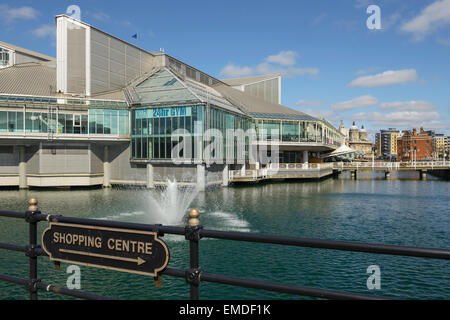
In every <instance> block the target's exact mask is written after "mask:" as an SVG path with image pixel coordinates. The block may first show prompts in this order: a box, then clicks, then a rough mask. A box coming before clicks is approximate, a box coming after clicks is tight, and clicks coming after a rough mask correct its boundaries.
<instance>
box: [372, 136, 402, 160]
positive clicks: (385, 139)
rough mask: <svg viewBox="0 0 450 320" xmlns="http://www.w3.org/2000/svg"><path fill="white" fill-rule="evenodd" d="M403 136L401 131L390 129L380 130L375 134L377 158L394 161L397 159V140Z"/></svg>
mask: <svg viewBox="0 0 450 320" xmlns="http://www.w3.org/2000/svg"><path fill="white" fill-rule="evenodd" d="M400 136H401V133H400V130H398V129H395V128H389V129H387V130H380V132H378V133H376V134H375V145H376V149H377V151H376V155H377V157H382V158H385V159H390V160H394V161H395V159H397V148H398V146H397V139H398V138H399V137H400Z"/></svg>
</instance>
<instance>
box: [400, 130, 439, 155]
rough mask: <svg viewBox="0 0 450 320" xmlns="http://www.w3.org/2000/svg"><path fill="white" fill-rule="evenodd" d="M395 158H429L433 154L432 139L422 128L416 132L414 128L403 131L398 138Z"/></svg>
mask: <svg viewBox="0 0 450 320" xmlns="http://www.w3.org/2000/svg"><path fill="white" fill-rule="evenodd" d="M397 142H398V147H397V160H398V161H420V160H431V159H432V154H433V139H432V137H431V136H430V135H428V134H427V133H426V132H425V131H424V130H423V128H420V132H419V133H417V130H416V129H413V130H412V132H411V131H404V133H403V135H402V137H401V138H399V139H398V141H397Z"/></svg>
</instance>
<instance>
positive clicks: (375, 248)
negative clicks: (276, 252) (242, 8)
mask: <svg viewBox="0 0 450 320" xmlns="http://www.w3.org/2000/svg"><path fill="white" fill-rule="evenodd" d="M0 217H8V218H18V219H25V221H26V222H27V223H28V224H29V244H28V245H26V246H23V245H22V246H21V245H15V244H9V243H0V249H5V250H12V251H18V252H23V253H25V255H26V256H27V257H28V259H29V277H28V278H19V277H14V276H10V275H4V274H0V281H5V282H9V283H14V284H17V285H22V286H25V288H26V289H27V290H28V291H29V293H30V299H31V300H36V299H37V298H38V291H39V290H43V291H47V292H52V293H55V294H61V295H66V296H71V297H76V298H82V299H113V298H110V297H105V296H101V295H97V294H94V293H89V292H84V291H79V290H72V289H68V288H64V287H58V286H54V285H51V284H46V283H44V282H42V281H41V279H39V278H38V269H37V258H38V257H39V256H47V254H46V252H45V251H44V250H43V249H42V248H41V246H40V245H39V244H38V242H37V224H38V223H39V222H45V221H47V222H59V223H70V224H73V225H80V226H81V225H90V226H97V227H107V228H119V229H127V230H130V229H131V230H137V231H151V232H157V234H158V235H159V236H160V237H163V236H164V235H165V234H172V235H179V236H184V237H185V239H186V240H187V241H189V267H188V268H186V269H176V268H169V267H167V268H165V269H164V270H163V271H162V272H160V273H159V274H158V277H159V276H162V275H164V276H173V277H178V278H184V279H185V280H186V283H187V284H188V285H189V287H190V299H192V300H197V299H199V289H200V284H201V283H202V282H212V283H218V284H226V285H231V286H239V287H245V288H253V289H260V290H268V291H272V292H281V293H290V294H295V295H301V296H307V297H315V298H324V299H345V300H349V299H366V300H384V299H388V298H387V297H382V296H376V295H364V294H357V293H350V292H345V291H337V290H329V289H323V288H312V287H305V286H299V285H292V284H284V283H278V282H271V281H266V280H259V279H249V278H240V277H233V276H225V275H219V274H212V273H207V272H205V271H204V270H202V268H201V266H200V265H199V251H200V250H199V242H200V240H201V239H203V238H212V239H222V240H235V241H245V242H254V243H265V244H276V245H285V246H295V247H307V248H318V249H331V250H342V251H352V252H365V253H375V254H386V255H396V256H409V257H422V258H432V259H445V260H450V250H445V249H436V248H421V247H409V246H395V245H383V244H372V243H358V242H348V241H335V240H322V239H309V238H299V237H289V236H278V235H267V234H256V233H247V232H236V231H220V230H207V229H204V228H203V227H202V226H201V225H200V224H199V219H198V211H197V210H196V209H191V210H190V212H189V224H188V225H186V226H185V227H180V226H163V225H149V224H138V223H130V222H117V221H105V220H96V219H84V218H74V217H64V216H61V215H48V214H42V213H41V212H40V211H39V210H38V208H37V200H36V199H33V198H32V199H30V207H29V208H28V210H27V211H26V212H12V211H0ZM158 277H156V278H158ZM156 278H155V280H156Z"/></svg>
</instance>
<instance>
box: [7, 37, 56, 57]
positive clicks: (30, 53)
mask: <svg viewBox="0 0 450 320" xmlns="http://www.w3.org/2000/svg"><path fill="white" fill-rule="evenodd" d="M0 47H6V48H8V49H11V50H14V51H17V52H22V53H25V54H26V55H29V56H33V57H37V58H39V59H42V60H46V61H56V58H54V57H50V56H47V55H45V54H42V53H39V52H36V51H31V50H28V49H25V48H22V47H19V46H16V45H14V44H10V43H6V42H3V41H0Z"/></svg>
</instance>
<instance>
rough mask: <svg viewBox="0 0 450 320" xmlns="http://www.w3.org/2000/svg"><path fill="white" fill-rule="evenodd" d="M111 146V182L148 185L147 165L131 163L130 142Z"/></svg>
mask: <svg viewBox="0 0 450 320" xmlns="http://www.w3.org/2000/svg"><path fill="white" fill-rule="evenodd" d="M109 148H110V149H109V160H110V163H111V183H112V184H138V185H146V183H147V166H146V165H145V164H135V163H130V154H131V150H130V144H129V143H125V144H120V145H113V146H110V147H109Z"/></svg>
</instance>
